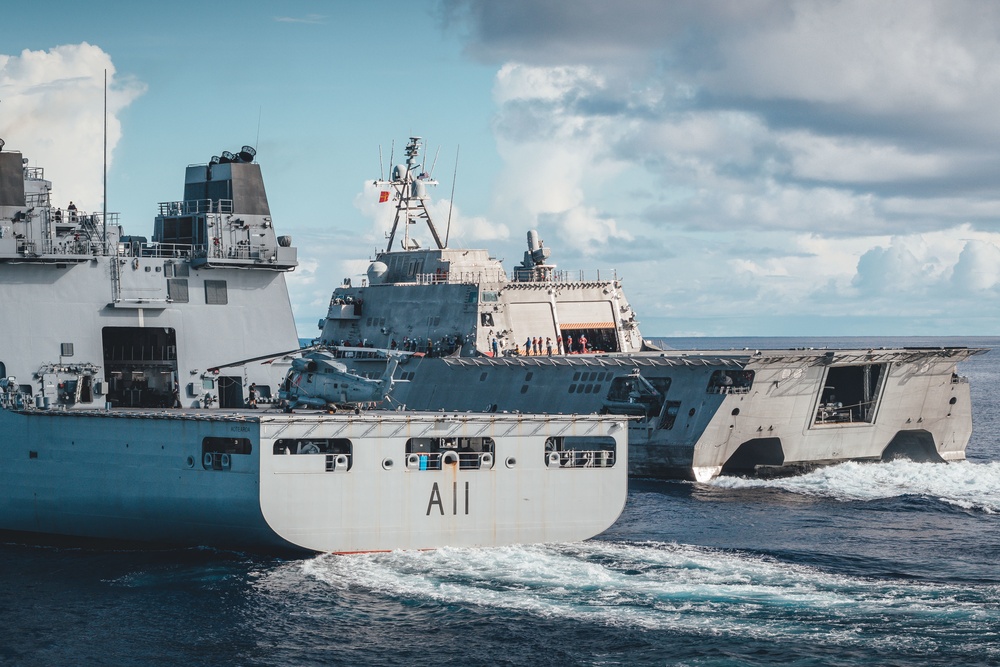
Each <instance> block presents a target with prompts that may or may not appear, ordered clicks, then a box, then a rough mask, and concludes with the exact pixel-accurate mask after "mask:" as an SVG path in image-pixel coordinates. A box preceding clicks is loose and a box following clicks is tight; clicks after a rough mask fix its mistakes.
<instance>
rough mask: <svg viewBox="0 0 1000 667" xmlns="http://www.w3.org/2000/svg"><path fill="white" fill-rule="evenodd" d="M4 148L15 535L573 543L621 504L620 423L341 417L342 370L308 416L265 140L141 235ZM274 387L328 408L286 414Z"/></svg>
mask: <svg viewBox="0 0 1000 667" xmlns="http://www.w3.org/2000/svg"><path fill="white" fill-rule="evenodd" d="M2 148H3V142H2V141H0V312H2V314H3V315H2V317H0V488H2V489H3V491H2V492H0V530H3V531H17V532H18V533H34V534H51V535H60V536H72V537H81V538H106V539H112V540H126V541H130V542H132V541H142V542H160V543H180V544H192V545H210V546H220V547H238V548H252V549H267V550H272V549H273V550H284V549H292V550H307V551H323V552H338V553H343V552H359V551H376V550H391V549H401V548H404V549H410V548H412V549H426V548H434V547H440V546H444V545H451V546H481V545H487V546H492V545H502V544H510V543H524V542H539V541H564V540H579V539H584V538H587V537H590V536H593V535H595V534H597V533H600V532H601V531H602V530H604V529H606V528H607V527H609V526H610V525H611V524H612V523H613V522H614V521H615V520H616V518H617V517H618V515H619V513H620V512H621V510H622V508H623V506H624V503H625V498H626V492H627V466H628V453H627V448H626V435H627V429H626V427H625V424H626V421H627V420H626V419H623V418H622V417H621V416H620V415H605V416H593V415H591V416H532V415H514V414H470V413H453V412H437V413H432V414H426V413H425V414H418V413H414V412H402V411H394V412H371V413H368V412H362V411H360V410H357V409H355V410H351V411H349V412H347V413H346V414H344V413H338V414H330V411H331V410H332V408H333V407H334V406H333V404H334V403H336V402H337V401H336V398H337V397H342V398H344V399H345V400H350V399H351V398H352V397H356V396H357V395H358V394H357V391H362V390H365V387H364V386H361V385H364V384H365V383H364V381H363V379H362V378H356V377H354V376H350V375H349V374H341V376H340V377H339V378H337V376H336V373H335V371H336V369H335V368H334V367H333V366H330V365H326V366H324V369H326V370H327V371H328V372H325V373H321V375H322V376H323V378H324V379H327V380H329V379H330V378H331V377H333V378H334V379H335V380H336V381H335V382H334V384H335V385H337V391H338V393H337V394H335V396H334V397H332V398H331V397H329V396H327V398H329V399H330V400H320V401H319V402H318V403H313V404H311V403H310V401H314V402H315V401H316V400H317V396H319V397H322V396H324V395H327V394H329V392H327V394H324V393H323V392H309V391H306V389H305V387H306V386H312V384H318V382H316V383H314V382H313V381H314V379H316V380H317V381H318V379H319V378H314V376H315V375H316V374H317V372H318V371H320V370H322V369H318V368H317V367H315V366H313V365H312V364H313V362H312V361H311V360H309V359H304V358H303V356H302V355H301V354H299V352H298V349H299V342H298V339H297V334H296V330H295V327H294V324H293V318H292V309H291V305H290V301H289V297H288V292H287V289H286V285H285V273H286V272H287V271H290V270H292V269H294V268H295V266H296V264H297V257H296V249H295V248H294V247H293V246H292V244H291V239H290V238H289V237H286V236H277V235H276V234H275V231H274V227H273V223H272V218H271V213H270V209H269V205H268V201H267V197H266V195H265V191H264V185H263V180H262V177H261V171H260V167H259V165H258V164H256V163H255V162H254V151H253V149H251V148H247V147H245V148H244V149H243V150H242V151H240V152H238V153H236V154H232V153H229V152H226V153H223V154H222V157H221V158H213V160H212V162H211V163H210V164H207V165H205V164H202V165H195V166H190V167H188V168H187V171H186V176H185V182H184V198H183V200H180V201H174V202H168V203H164V204H160V207H159V215H158V216H157V217H156V219H155V225H154V229H153V234H152V237H151V238H150V239H147V238H145V237H137V236H127V235H124V234H123V233H122V230H121V227H120V226H119V224H118V219H117V216H116V215H114V214H108V213H85V212H83V211H80V210H77V208H76V207H75V206H74V205H73V204H72V203H70V204H69V205H68V206H66V207H58V206H56V205H54V204H53V197H52V187H51V183H50V182H49V181H47V180H45V178H44V173H43V171H42V169H41V168H38V167H33V166H28V165H29V162H28V161H27V160H26V159H24V158H22V155H21V154H20V153H18V152H13V151H10V150H6V151H4V150H2ZM286 353H287V354H286ZM292 383H294V384H295V385H297V386H298V385H301V387H300V388H293V387H291V386H290V385H291V384H292ZM282 386H284V388H285V394H286V395H289V396H293V397H294V396H299V397H300V399H301V401H297V402H296V405H298V404H299V403H300V402H301V404H303V405H305V406H307V407H308V406H310V405H313V406H314V407H320V408H324V409H321V410H312V411H309V410H295V411H291V409H290V405H291V404H290V405H289V406H287V407H285V409H279V404H278V398H277V395H278V393H279V391H280V390H281V387H282ZM345 388H346V389H345ZM341 390H343V391H341ZM360 395H361V396H365V394H364V393H363V391H362V393H361V394H360ZM327 407H329V408H330V409H331V410H327V409H325V408H327Z"/></svg>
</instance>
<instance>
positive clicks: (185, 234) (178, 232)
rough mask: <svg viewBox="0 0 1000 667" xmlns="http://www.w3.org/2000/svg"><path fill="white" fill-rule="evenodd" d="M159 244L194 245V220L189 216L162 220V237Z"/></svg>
mask: <svg viewBox="0 0 1000 667" xmlns="http://www.w3.org/2000/svg"><path fill="white" fill-rule="evenodd" d="M158 240H159V241H160V243H177V244H181V245H192V244H194V218H192V217H191V216H189V215H186V216H181V217H178V218H163V236H162V237H161V238H160V239H158Z"/></svg>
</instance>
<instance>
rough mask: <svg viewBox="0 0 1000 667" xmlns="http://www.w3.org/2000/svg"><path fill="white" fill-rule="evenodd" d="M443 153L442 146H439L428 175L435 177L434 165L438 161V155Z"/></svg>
mask: <svg viewBox="0 0 1000 667" xmlns="http://www.w3.org/2000/svg"><path fill="white" fill-rule="evenodd" d="M440 154H441V147H440V146H438V148H437V150H436V151H434V162H432V163H431V170H430V171H429V172H427V175H428V176H430V177H431V178H434V166H435V165H437V163H438V155H440Z"/></svg>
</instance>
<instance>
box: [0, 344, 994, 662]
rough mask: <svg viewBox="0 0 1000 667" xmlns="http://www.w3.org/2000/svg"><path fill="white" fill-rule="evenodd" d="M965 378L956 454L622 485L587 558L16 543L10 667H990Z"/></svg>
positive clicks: (977, 367) (4, 616)
mask: <svg viewBox="0 0 1000 667" xmlns="http://www.w3.org/2000/svg"><path fill="white" fill-rule="evenodd" d="M661 342H662V343H663V344H665V345H668V346H671V347H674V348H685V347H700V348H714V349H718V348H725V349H728V348H743V347H749V348H768V347H776V346H777V347H782V346H792V347H824V346H830V347H847V346H850V347H853V346H859V347H869V346H876V347H878V346H889V345H893V344H909V345H968V346H986V347H994V346H998V347H1000V338H989V339H970V338H957V339H956V338H948V339H940V338H935V339H926V338H922V339H915V338H911V339H867V338H866V339H860V338H858V339H846V338H837V339H829V340H819V339H801V338H793V339H761V338H753V339H719V338H697V339H662V340H661ZM960 371H961V372H962V373H963V374H964V375H966V376H968V377H969V378H970V380H971V382H972V391H973V404H974V414H975V422H974V423H975V433H974V435H973V438H972V441H971V443H970V444H969V447H968V452H967V455H968V461H966V462H962V463H953V464H926V463H921V464H917V463H910V462H905V461H898V462H894V463H887V464H869V465H858V464H853V463H848V464H843V465H838V466H834V467H830V468H826V469H822V470H818V471H816V472H812V473H809V474H806V475H803V476H800V477H792V478H786V479H777V480H768V481H760V480H748V479H732V478H730V479H721V480H717V481H714V482H713V483H711V484H695V483H690V482H678V481H654V480H636V481H633V483H632V484H631V488H630V492H629V502H628V504H627V506H626V508H625V511H624V513H623V514H622V516H621V518H620V519H619V521H618V522H617V523H616V524H615V525H614V526H613V527H612V528H611V529H610V530H608V531H607V532H605V533H604V534H602V535H600V536H599V537H597V538H595V539H592V540H589V541H586V542H582V543H574V544H550V545H542V546H520V547H508V548H501V549H479V550H469V549H441V550H438V551H432V552H417V553H408V552H399V553H388V554H373V555H361V556H325V555H324V556H315V557H307V558H303V559H299V560H287V559H276V558H272V557H263V556H256V555H251V554H244V553H235V552H223V551H216V550H210V549H172V550H170V549H168V550H111V549H99V548H79V547H77V548H68V547H54V546H40V545H35V544H28V543H21V542H15V543H10V542H8V543H5V544H2V545H0V628H2V630H0V664H3V665H8V664H9V665H45V666H50V665H185V666H193V665H358V664H361V665H389V664H392V665H409V664H414V665H494V664H497V665H647V664H648V665H691V666H705V667H707V666H716V665H792V666H806V665H824V666H825V665H842V666H855V665H856V666H861V665H907V666H910V665H948V666H954V665H1000V386H998V380H1000V352H991V353H989V354H987V355H984V356H978V357H974V358H972V359H971V360H970V361H968V362H966V363H963V364H962V366H961V367H960Z"/></svg>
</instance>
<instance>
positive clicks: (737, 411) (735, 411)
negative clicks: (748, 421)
mask: <svg viewBox="0 0 1000 667" xmlns="http://www.w3.org/2000/svg"><path fill="white" fill-rule="evenodd" d="M738 414H740V409H739V408H733V416H734V417H735V416H736V415H738Z"/></svg>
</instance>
